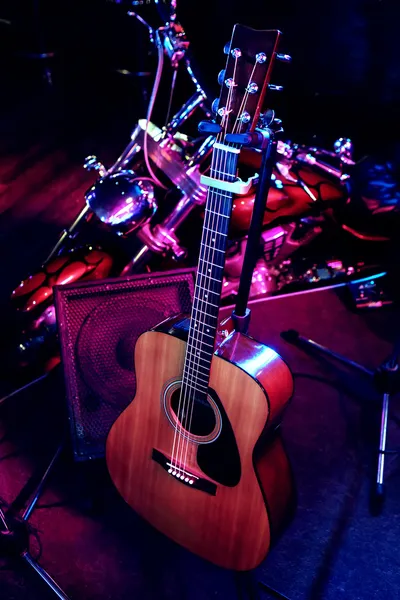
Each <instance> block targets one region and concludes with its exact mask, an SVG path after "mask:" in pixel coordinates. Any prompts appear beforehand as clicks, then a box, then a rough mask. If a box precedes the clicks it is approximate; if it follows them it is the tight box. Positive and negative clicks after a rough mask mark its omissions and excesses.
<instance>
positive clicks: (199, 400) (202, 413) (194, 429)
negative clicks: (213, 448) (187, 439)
mask: <svg viewBox="0 0 400 600" xmlns="http://www.w3.org/2000/svg"><path fill="white" fill-rule="evenodd" d="M180 396H181V389H180V388H178V389H176V390H175V391H174V392H173V393H172V396H171V408H172V410H173V412H174V413H175V415H176V417H177V418H178V420H179V422H180V423H181V424H182V426H183V428H184V429H186V430H187V431H189V432H190V433H191V434H192V435H198V436H201V437H203V436H204V437H205V436H207V435H210V434H211V433H212V432H213V431H214V429H215V426H216V424H217V420H216V416H215V412H214V409H213V407H212V406H211V404H210V403H209V402H208V401H207V399H206V398H205V397H203V396H200V395H197V396H195V397H194V400H193V396H192V394H190V398H189V397H188V396H189V394H188V393H187V397H186V402H185V398H184V396H182V400H181V406H180V407H179V400H180ZM192 407H193V414H192V418H190V414H191V409H192ZM178 410H179V415H178Z"/></svg>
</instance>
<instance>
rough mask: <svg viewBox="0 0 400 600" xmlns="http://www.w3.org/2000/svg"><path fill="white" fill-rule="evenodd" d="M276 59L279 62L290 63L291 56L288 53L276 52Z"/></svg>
mask: <svg viewBox="0 0 400 600" xmlns="http://www.w3.org/2000/svg"><path fill="white" fill-rule="evenodd" d="M276 60H280V61H281V62H285V63H290V62H292V57H291V56H290V55H289V54H277V55H276Z"/></svg>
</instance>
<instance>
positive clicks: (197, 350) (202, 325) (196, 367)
mask: <svg viewBox="0 0 400 600" xmlns="http://www.w3.org/2000/svg"><path fill="white" fill-rule="evenodd" d="M216 200H217V194H216V193H215V191H214V190H213V192H212V194H210V203H209V208H210V209H211V212H210V211H208V210H207V211H206V215H205V223H207V225H208V227H209V229H214V226H215V225H214V221H215V219H216V218H217V220H218V219H219V217H216V214H215V213H216V212H219V210H216V209H217V208H218V205H217V203H216ZM210 235H212V234H210V232H209V231H207V230H205V229H204V232H203V235H202V252H201V254H202V255H203V260H202V261H201V262H200V264H199V272H200V278H199V279H200V282H201V284H202V287H204V288H206V287H209V285H211V286H212V285H213V284H212V282H211V280H209V284H206V282H207V279H208V276H207V270H208V268H209V267H208V265H209V261H208V259H209V249H208V246H209V245H210V239H209V236H210ZM201 296H202V293H201V292H200V290H198V294H196V297H195V299H194V311H193V315H194V316H193V318H194V319H195V321H196V322H195V323H193V330H192V336H191V339H190V340H188V344H189V345H190V348H191V350H192V352H193V354H192V356H193V361H192V365H191V369H190V375H189V378H190V379H191V382H192V384H193V393H192V394H190V395H189V397H188V402H187V407H185V408H184V411H183V412H184V414H185V421H184V429H185V431H186V436H185V439H184V440H183V442H182V444H181V454H180V463H181V464H183V468H184V469H185V468H186V464H187V455H188V448H189V445H190V429H191V426H189V427H188V420H189V417H188V415H189V413H191V411H192V409H193V407H194V404H195V399H196V395H197V394H198V393H199V392H200V390H199V385H198V383H199V371H200V361H201V360H204V359H202V358H201V354H202V352H203V349H204V347H203V345H202V344H201V340H200V337H199V336H200V335H201V336H202V337H204V336H203V335H202V332H204V330H205V329H206V328H207V327H208V320H209V317H210V316H211V315H210V314H209V313H208V311H207V306H205V305H204V300H203V299H202V297H201ZM200 307H201V308H200ZM202 309H205V310H204V311H203V310H202ZM202 313H204V314H202ZM196 326H197V328H196ZM199 330H201V331H199ZM206 378H207V381H209V364H208V361H207V376H206ZM204 393H205V395H206V398H207V393H208V383H207V387H206V389H205V390H204Z"/></svg>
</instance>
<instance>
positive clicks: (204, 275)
mask: <svg viewBox="0 0 400 600" xmlns="http://www.w3.org/2000/svg"><path fill="white" fill-rule="evenodd" d="M201 276H202V277H208V279H212V280H213V281H218V283H221V279H215V277H211V275H207V273H201Z"/></svg>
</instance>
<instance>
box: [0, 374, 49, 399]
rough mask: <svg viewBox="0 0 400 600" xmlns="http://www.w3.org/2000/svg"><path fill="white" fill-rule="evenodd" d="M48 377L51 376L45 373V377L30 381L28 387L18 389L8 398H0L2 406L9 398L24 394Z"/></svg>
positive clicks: (8, 395)
mask: <svg viewBox="0 0 400 600" xmlns="http://www.w3.org/2000/svg"><path fill="white" fill-rule="evenodd" d="M48 375H49V373H45V374H44V375H41V376H40V377H38V378H37V379H34V380H33V381H30V382H29V383H27V384H26V385H23V386H22V387H20V388H18V389H17V390H14V391H13V392H10V393H9V394H7V396H3V398H0V406H1V405H2V404H3V402H5V401H6V400H8V399H9V398H12V397H13V396H16V395H17V394H19V393H20V392H23V391H24V390H27V389H28V388H30V387H31V386H32V385H35V383H39V382H40V381H42V380H43V379H46V377H48Z"/></svg>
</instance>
